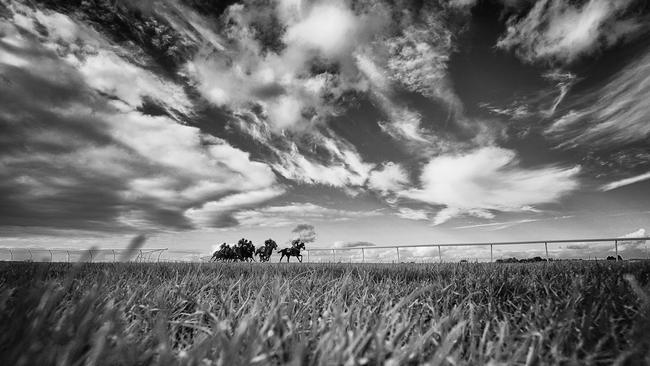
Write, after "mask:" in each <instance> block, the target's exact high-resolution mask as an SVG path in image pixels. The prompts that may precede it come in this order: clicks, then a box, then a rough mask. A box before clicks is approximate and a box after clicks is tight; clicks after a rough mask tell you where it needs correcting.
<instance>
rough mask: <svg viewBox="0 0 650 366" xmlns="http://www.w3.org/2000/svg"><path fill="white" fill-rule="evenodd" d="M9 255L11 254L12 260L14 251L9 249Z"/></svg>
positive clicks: (12, 259)
mask: <svg viewBox="0 0 650 366" xmlns="http://www.w3.org/2000/svg"><path fill="white" fill-rule="evenodd" d="M9 256H11V261H12V262H13V261H14V251H13V250H11V249H9Z"/></svg>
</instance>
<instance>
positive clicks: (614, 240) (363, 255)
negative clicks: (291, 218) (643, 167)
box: [305, 236, 650, 262]
mask: <svg viewBox="0 0 650 366" xmlns="http://www.w3.org/2000/svg"><path fill="white" fill-rule="evenodd" d="M647 240H650V237H648V236H643V237H634V238H590V239H565V240H558V239H554V240H526V241H499V242H468V243H439V244H437V243H434V244H405V245H372V246H370V245H364V246H354V247H348V248H308V249H306V250H305V251H306V255H307V261H308V262H309V261H310V253H311V252H331V253H332V256H331V258H332V259H333V261H336V253H337V252H341V251H360V252H361V260H362V262H365V261H366V250H389V249H394V250H395V254H396V255H397V262H399V261H400V249H409V248H437V249H438V259H439V261H440V262H442V261H443V260H442V248H446V247H470V246H484V247H490V262H493V261H494V247H495V246H503V245H526V246H529V245H541V244H544V252H545V254H546V259H547V260H548V259H550V257H549V254H548V246H549V244H570V243H608V242H611V243H613V244H614V253H615V258H616V260H619V255H618V244H619V243H622V242H644V243H645V242H646V241H647ZM646 245H647V244H646ZM647 253H648V251H647V246H646V256H648V254H647Z"/></svg>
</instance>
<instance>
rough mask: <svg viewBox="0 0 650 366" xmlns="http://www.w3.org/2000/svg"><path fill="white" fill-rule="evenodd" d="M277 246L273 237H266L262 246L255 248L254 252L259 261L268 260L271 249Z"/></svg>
mask: <svg viewBox="0 0 650 366" xmlns="http://www.w3.org/2000/svg"><path fill="white" fill-rule="evenodd" d="M277 248H278V244H277V243H276V242H275V241H274V240H273V239H267V240H266V241H265V242H264V246H263V247H259V248H257V250H256V251H255V254H257V256H259V258H260V262H268V261H269V259H271V254H273V250H274V249H277Z"/></svg>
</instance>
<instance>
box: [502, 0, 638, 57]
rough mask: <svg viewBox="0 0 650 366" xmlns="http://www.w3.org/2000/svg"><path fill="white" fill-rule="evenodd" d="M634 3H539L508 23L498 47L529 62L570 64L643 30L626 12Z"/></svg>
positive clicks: (630, 0) (553, 0)
mask: <svg viewBox="0 0 650 366" xmlns="http://www.w3.org/2000/svg"><path fill="white" fill-rule="evenodd" d="M635 3H636V1H635V0H620V1H608V0H589V1H587V2H585V3H584V4H583V5H582V6H579V5H578V6H576V5H574V4H572V3H570V2H566V1H562V0H542V1H538V2H537V3H536V4H535V6H533V8H532V9H531V10H530V11H529V13H528V14H527V15H526V16H525V17H524V18H522V19H518V18H517V17H515V16H513V17H511V18H510V19H509V20H508V29H507V31H506V34H505V35H504V36H502V37H501V38H500V39H499V41H498V42H497V47H499V48H503V49H515V52H516V53H517V55H518V56H519V57H520V58H521V59H523V60H525V61H527V62H534V61H540V60H541V61H550V62H560V63H571V62H573V61H575V60H576V59H578V58H579V57H581V56H584V55H588V54H590V53H593V52H596V51H597V50H599V49H600V48H601V47H609V46H611V45H613V44H615V43H616V42H618V41H619V40H620V39H622V38H624V37H626V36H630V35H633V34H634V33H637V32H638V31H639V30H640V29H642V28H643V27H644V26H643V22H642V21H641V20H637V19H634V18H633V15H631V14H628V13H626V10H627V9H628V8H630V7H631V6H632V5H633V4H635Z"/></svg>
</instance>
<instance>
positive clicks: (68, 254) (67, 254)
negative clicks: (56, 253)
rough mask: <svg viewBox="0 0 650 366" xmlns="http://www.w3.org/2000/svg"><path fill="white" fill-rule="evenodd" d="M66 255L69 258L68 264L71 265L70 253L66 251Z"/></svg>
mask: <svg viewBox="0 0 650 366" xmlns="http://www.w3.org/2000/svg"><path fill="white" fill-rule="evenodd" d="M65 254H66V257H67V258H68V263H70V251H69V250H66V251H65Z"/></svg>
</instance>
